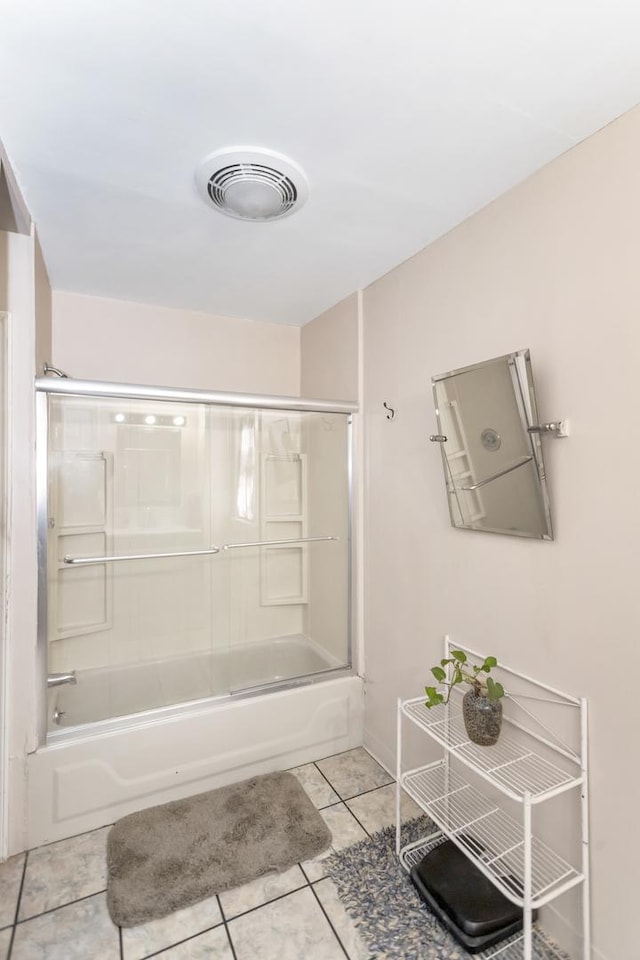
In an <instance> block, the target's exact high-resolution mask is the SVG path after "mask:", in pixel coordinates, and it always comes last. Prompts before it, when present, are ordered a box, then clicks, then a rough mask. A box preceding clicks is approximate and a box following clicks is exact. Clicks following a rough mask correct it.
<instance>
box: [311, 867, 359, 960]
mask: <svg viewBox="0 0 640 960" xmlns="http://www.w3.org/2000/svg"><path fill="white" fill-rule="evenodd" d="M311 892H312V893H313V895H314V897H315V898H316V900H317V902H318V906H319V907H320V909H321V910H322V912H323V913H324V915H325V917H326V919H327V923H328V924H329V926H330V927H331V929H332V931H333V935H334V937H335V938H336V940H337V941H338V943H339V944H340V946H341V947H342V952H343V953H344V955H345V957H346V958H347V960H350V957H349V954H348V952H347V948H346V947H345V945H344V943H343V942H342V940H341V939H340V937H339V936H338V931H337V930H336V928H335V927H334V925H333V923H332V922H331V917H330V916H329V914H328V913H327V911H326V910H325V908H324V905H323V903H322V900H321V899H320V897H319V896H318V891H317V890H316V888H315V887H314V886H313V884H311Z"/></svg>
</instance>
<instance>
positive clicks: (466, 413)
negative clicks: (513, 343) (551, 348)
mask: <svg viewBox="0 0 640 960" xmlns="http://www.w3.org/2000/svg"><path fill="white" fill-rule="evenodd" d="M431 382H432V385H433V397H434V402H435V407H436V418H437V422H438V433H437V434H435V435H433V436H432V437H431V439H432V440H433V441H436V442H438V443H439V445H440V449H441V451H442V463H443V467H444V474H445V485H446V490H447V498H448V502H449V513H450V515H451V523H452V525H453V526H454V527H460V528H462V529H465V530H484V531H486V532H489V533H506V534H509V535H511V536H520V537H531V538H534V539H538V540H552V539H553V532H552V527H551V514H550V508H549V498H548V495H547V488H546V480H545V476H546V475H545V469H544V460H543V456H542V443H541V439H540V438H541V435H545V434H546V435H550V436H566V435H567V429H566V421H556V422H554V423H549V424H539V422H538V413H537V406H536V397H535V391H534V386H533V376H532V372H531V357H530V354H529V351H528V350H518V351H517V352H515V353H509V354H506V355H505V356H503V357H496V358H495V359H493V360H486V361H485V362H483V363H476V364H473V365H472V366H469V367H462V368H461V369H459V370H452V371H449V372H448V373H443V374H440V375H439V376H435V377H432V381H431Z"/></svg>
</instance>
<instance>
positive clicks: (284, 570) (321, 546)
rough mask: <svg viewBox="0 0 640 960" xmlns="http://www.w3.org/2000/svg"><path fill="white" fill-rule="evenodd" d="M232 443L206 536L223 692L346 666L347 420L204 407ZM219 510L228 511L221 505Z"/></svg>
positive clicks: (347, 574)
mask: <svg viewBox="0 0 640 960" xmlns="http://www.w3.org/2000/svg"><path fill="white" fill-rule="evenodd" d="M211 416H212V418H213V419H214V420H216V421H217V422H219V423H220V424H221V423H224V424H225V425H226V426H225V428H224V429H222V428H220V430H219V431H218V430H216V429H214V430H213V434H214V435H216V434H217V433H218V432H220V433H221V434H226V435H227V436H228V437H231V438H232V440H231V448H232V455H231V456H230V457H229V456H228V457H227V458H226V459H225V460H221V461H220V462H221V464H222V469H223V472H224V474H225V476H224V480H223V481H222V483H221V488H222V489H223V490H224V489H228V490H229V496H228V498H227V503H226V504H225V505H224V507H222V509H220V510H219V512H218V511H217V509H216V505H215V503H214V506H213V513H214V530H215V536H216V538H217V541H219V542H220V543H222V544H224V548H223V552H222V554H221V556H220V558H219V563H218V569H219V571H220V572H219V577H218V580H217V586H218V588H219V589H222V590H224V591H225V594H226V596H227V598H228V610H229V624H228V636H229V646H228V651H227V659H228V663H229V679H230V687H231V690H232V691H242V690H250V689H252V688H256V687H259V686H265V685H269V684H278V683H283V682H286V681H289V680H294V679H295V678H301V677H307V676H311V675H315V674H319V673H322V672H324V671H330V670H333V669H339V668H343V667H346V666H348V665H349V660H350V656H349V607H350V605H349V552H350V539H349V418H348V417H347V416H346V415H344V414H327V413H311V412H304V413H303V412H297V411H285V410H258V409H254V410H237V409H230V408H218V409H217V410H212V411H211ZM229 505H230V506H231V509H229Z"/></svg>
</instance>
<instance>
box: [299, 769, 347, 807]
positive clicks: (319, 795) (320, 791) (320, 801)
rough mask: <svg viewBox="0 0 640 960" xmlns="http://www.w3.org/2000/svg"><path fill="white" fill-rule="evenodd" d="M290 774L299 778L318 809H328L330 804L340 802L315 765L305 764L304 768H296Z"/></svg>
mask: <svg viewBox="0 0 640 960" xmlns="http://www.w3.org/2000/svg"><path fill="white" fill-rule="evenodd" d="M290 772H291V773H292V774H293V775H294V776H295V777H297V778H298V780H299V781H300V783H301V784H302V786H303V787H304V789H305V790H306V792H307V793H308V795H309V797H310V799H311V802H312V803H313V804H314V805H315V806H316V807H318V808H320V807H328V806H329V804H331V803H337V802H338V801H339V800H340V797H339V796H338V794H337V793H336V792H335V790H333V789H332V788H331V787H330V786H329V784H328V783H327V781H326V780H325V778H324V777H323V776H322V774H321V773H320V771H319V770H318V768H317V767H316V765H315V763H305V764H304V765H303V766H302V767H294V768H293V770H291V771H290Z"/></svg>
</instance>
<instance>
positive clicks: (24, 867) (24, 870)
mask: <svg viewBox="0 0 640 960" xmlns="http://www.w3.org/2000/svg"><path fill="white" fill-rule="evenodd" d="M28 859H29V851H28V850H27V851H26V852H25V855H24V864H23V865H22V877H21V879H20V888H19V890H18V899H17V900H16V912H15V914H14V915H13V927H12V928H11V937H10V939H9V949H8V950H7V956H6V960H9V958H10V957H11V954H12V952H13V941H14V940H15V938H16V926H17V923H18V914H19V913H20V901H21V900H22V891H23V889H24V881H25V877H26V875H27V861H28Z"/></svg>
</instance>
